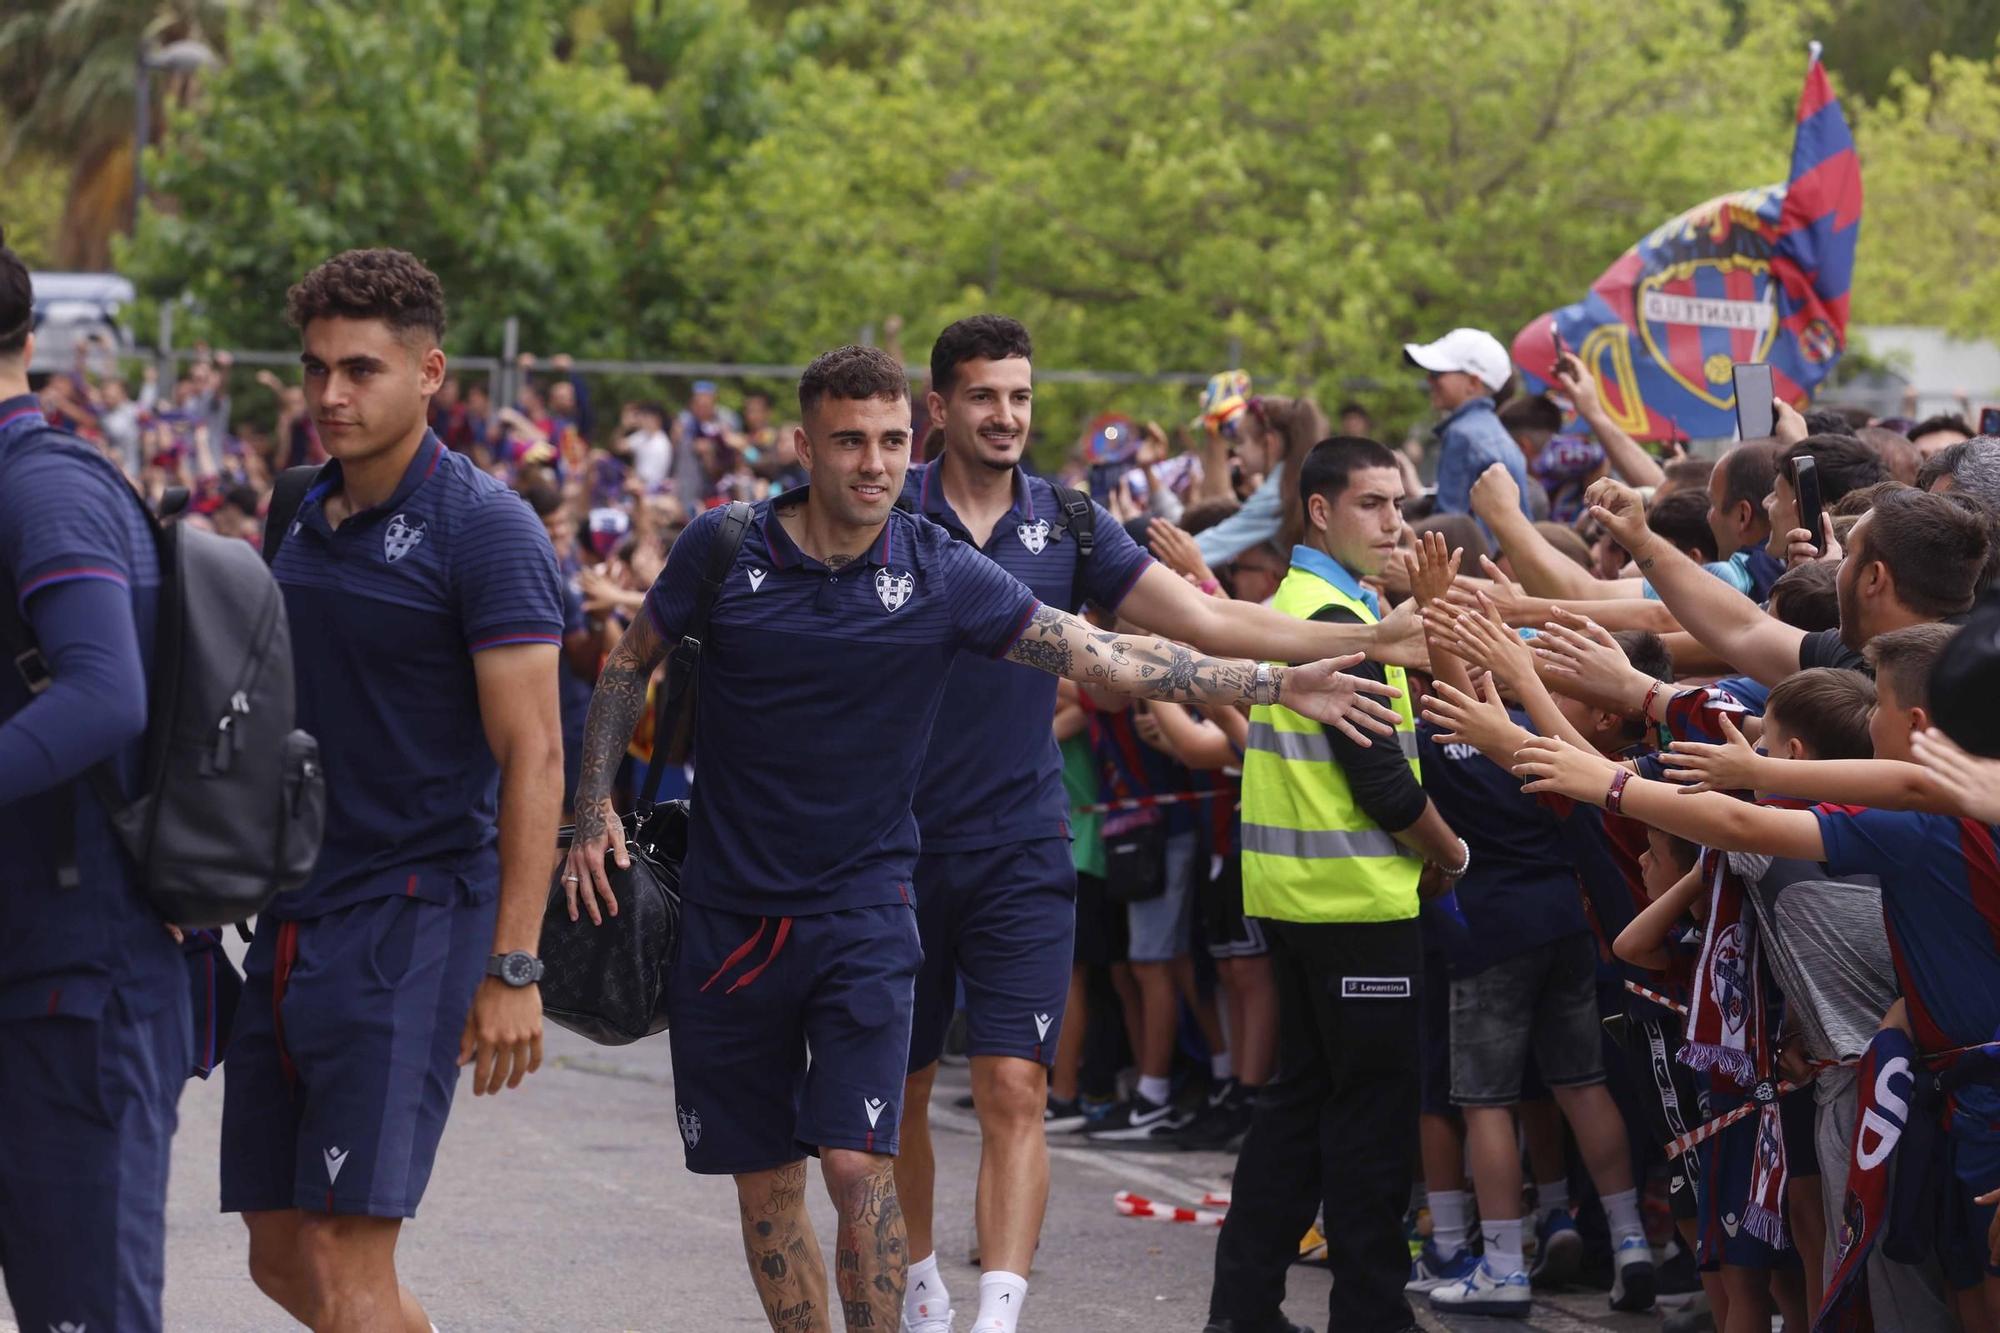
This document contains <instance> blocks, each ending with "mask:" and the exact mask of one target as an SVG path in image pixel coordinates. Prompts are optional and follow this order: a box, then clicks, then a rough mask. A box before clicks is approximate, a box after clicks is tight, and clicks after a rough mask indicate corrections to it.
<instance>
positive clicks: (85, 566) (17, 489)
mask: <svg viewBox="0 0 2000 1333" xmlns="http://www.w3.org/2000/svg"><path fill="white" fill-rule="evenodd" d="M0 572H4V573H5V575H6V581H7V583H8V584H9V585H10V586H11V588H12V589H13V593H14V596H15V598H16V599H17V600H16V605H17V607H18V609H20V610H21V611H22V612H23V614H24V615H25V614H26V612H27V609H28V606H29V603H30V602H31V601H32V600H33V599H34V597H35V595H36V594H37V593H39V592H42V591H44V590H45V589H48V588H51V587H54V586H56V585H58V584H61V583H66V582H70V581H73V580H79V579H96V580H101V581H103V582H107V583H112V584H116V585H117V586H119V587H121V588H125V589H127V590H128V591H129V592H130V593H131V595H132V614H133V620H134V623H135V626H136V628H137V630H138V635H139V652H140V656H141V660H142V662H143V663H144V665H145V667H146V669H147V670H148V672H150V671H151V669H152V656H153V632H154V624H155V619H156V613H157V609H158V604H159V589H160V566H159V559H158V557H157V555H156V554H155V552H154V547H153V536H152V533H151V532H150V531H149V530H148V528H147V524H146V518H145V515H144V513H143V512H142V511H141V510H140V508H139V504H138V501H137V499H136V497H135V496H134V495H133V492H132V488H131V487H130V486H128V485H127V484H126V482H125V479H124V477H123V476H121V475H120V474H119V472H118V469H117V466H116V465H115V464H113V463H112V462H111V461H110V460H109V459H107V458H105V457H104V456H103V455H101V454H100V453H98V451H97V450H95V449H93V448H91V447H90V446H89V445H87V444H84V443H83V442H82V441H80V440H77V439H74V438H72V437H69V436H65V435H59V434H57V433H56V432H54V431H52V430H51V429H50V428H49V427H48V425H47V423H46V422H45V421H44V420H43V418H42V415H41V413H40V411H39V410H38V409H37V406H36V400H35V399H34V397H33V396H32V395H23V396H22V397H18V398H10V399H7V400H6V401H4V402H0ZM4 656H5V655H0V657H4ZM28 699H29V695H28V690H27V686H26V685H24V684H23V683H22V681H21V678H20V675H19V673H18V672H16V671H15V670H14V666H13V663H12V662H11V661H5V660H0V721H5V720H6V719H7V718H9V717H12V716H13V715H14V714H15V713H18V712H19V711H20V710H21V709H23V708H25V707H26V706H27V704H28ZM142 748H143V747H142V744H141V743H139V742H134V743H133V744H132V745H131V746H128V747H127V748H126V750H125V751H124V753H122V754H119V755H117V756H116V757H115V758H114V760H113V763H114V765H115V766H116V767H117V769H118V771H119V776H120V777H121V779H122V780H123V782H124V784H125V786H126V789H127V790H128V791H129V790H131V788H132V785H133V783H134V782H135V781H136V779H137V776H138V772H139V764H140V756H141V750H142ZM65 802H69V804H67V805H66V804H65ZM66 810H67V811H69V812H71V813H72V817H73V819H74V821H75V825H74V826H75V839H74V841H75V857H76V867H77V876H78V880H79V884H78V887H77V888H76V889H75V890H74V891H71V892H64V891H62V890H61V889H60V888H58V886H57V883H56V862H55V854H56V851H57V848H56V847H55V845H54V843H53V841H52V840H51V839H50V838H49V837H48V836H47V830H48V829H49V828H50V827H52V826H53V825H54V824H55V822H56V820H57V819H58V818H60V817H61V816H62V813H63V812H64V811H66ZM0 909H4V911H5V913H6V917H5V920H6V929H5V930H0V1020H5V1019H11V1018H24V1017H28V1016H30V1015H35V1014H70V1015H80V1016H83V1017H92V1016H95V1015H96V1014H97V1013H99V1012H100V1011H101V1010H102V1008H103V1005H104V1001H105V999H106V997H108V996H109V995H110V993H111V990H112V988H113V987H120V988H128V989H129V988H133V987H138V988H153V987H157V988H158V989H157V990H152V989H145V992H144V993H154V994H158V995H160V996H161V997H162V998H161V1003H166V1002H167V997H168V996H171V995H172V994H174V993H175V991H176V990H177V991H179V992H180V993H181V994H185V993H186V988H187V978H186V973H185V971H184V969H183V968H182V967H181V961H180V950H179V948H178V947H177V946H175V945H174V943H173V940H172V938H171V937H169V936H168V934H167V932H166V930H165V928H164V927H163V926H162V924H161V922H160V917H159V914H158V913H157V912H155V911H154V910H153V908H152V906H151V905H150V904H149V903H148V902H147V901H146V900H145V898H144V897H143V896H142V894H141V893H140V891H139V886H138V883H137V879H136V877H135V876H134V874H133V871H132V868H131V866H130V864H129V863H128V862H127V861H126V859H125V856H124V854H123V853H122V852H121V851H120V850H119V849H118V843H117V841H116V838H115V837H114V835H113V833H112V831H111V822H110V819H109V817H108V816H107V815H106V814H105V811H104V808H103V807H102V806H101V805H99V804H98V802H97V798H96V796H95V795H94V794H92V792H91V790H90V788H89V785H88V784H87V783H86V782H84V781H82V780H78V781H76V782H72V783H70V784H69V790H68V791H67V792H54V791H51V792H44V793H40V794H37V795H35V796H31V797H28V798H27V799H25V800H20V801H15V802H14V803H12V804H11V805H6V806H0Z"/></svg>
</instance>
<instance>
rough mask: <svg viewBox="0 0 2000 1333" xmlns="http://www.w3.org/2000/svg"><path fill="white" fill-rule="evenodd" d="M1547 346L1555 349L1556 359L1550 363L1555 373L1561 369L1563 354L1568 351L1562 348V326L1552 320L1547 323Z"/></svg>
mask: <svg viewBox="0 0 2000 1333" xmlns="http://www.w3.org/2000/svg"><path fill="white" fill-rule="evenodd" d="M1549 345H1550V346H1552V347H1553V348H1554V349H1555V353H1556V359H1555V361H1554V362H1553V363H1552V364H1553V365H1554V366H1555V368H1556V370H1557V371H1561V370H1562V368H1563V354H1564V353H1565V352H1567V351H1569V349H1568V348H1567V347H1564V346H1563V331H1562V326H1561V325H1560V324H1557V323H1556V322H1555V321H1554V320H1553V319H1552V320H1550V321H1549Z"/></svg>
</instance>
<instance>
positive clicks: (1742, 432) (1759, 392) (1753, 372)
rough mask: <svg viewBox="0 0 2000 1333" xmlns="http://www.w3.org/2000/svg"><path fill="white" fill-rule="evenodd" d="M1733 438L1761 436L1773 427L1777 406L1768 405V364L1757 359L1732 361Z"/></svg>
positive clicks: (1776, 423)
mask: <svg viewBox="0 0 2000 1333" xmlns="http://www.w3.org/2000/svg"><path fill="white" fill-rule="evenodd" d="M1732 373H1733V375H1734V377H1735V380H1736V438H1737V439H1739V440H1761V439H1763V438H1764V437H1765V436H1767V435H1769V434H1770V433H1771V432H1772V431H1774V430H1776V429H1777V426H1778V415H1777V410H1776V409H1775V408H1773V407H1772V406H1771V367H1770V365H1769V364H1767V363H1765V362H1761V361H1756V362H1744V361H1739V362H1737V363H1736V366H1735V367H1734V370H1733V371H1732Z"/></svg>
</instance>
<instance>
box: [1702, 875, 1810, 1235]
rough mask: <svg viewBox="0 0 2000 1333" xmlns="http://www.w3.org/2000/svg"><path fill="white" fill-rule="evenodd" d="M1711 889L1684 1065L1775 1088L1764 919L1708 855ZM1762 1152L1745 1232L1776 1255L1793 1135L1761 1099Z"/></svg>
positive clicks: (1771, 1102) (1769, 1101)
mask: <svg viewBox="0 0 2000 1333" xmlns="http://www.w3.org/2000/svg"><path fill="white" fill-rule="evenodd" d="M1701 869H1702V873H1703V875H1704V877H1705V878H1706V879H1707V880H1708V884H1709V897H1708V929H1707V931H1706V933H1705V934H1704V936H1703V939H1702V946H1701V957H1700V959H1699V961H1697V962H1696V964H1695V975H1694V986H1693V988H1692V990H1691V993H1690V997H1689V1004H1688V1020H1687V1042H1686V1044H1685V1045H1683V1046H1682V1047H1681V1054H1680V1059H1681V1063H1682V1064H1685V1065H1687V1066H1688V1067H1690V1068H1692V1069H1699V1070H1708V1071H1712V1072H1714V1073H1717V1074H1720V1075H1722V1076H1723V1077H1724V1078H1727V1079H1729V1080H1730V1081H1731V1082H1732V1083H1735V1084H1736V1085H1737V1086H1739V1087H1742V1088H1756V1087H1758V1086H1760V1085H1770V1084H1771V1083H1772V1079H1773V1072H1774V1071H1773V1069H1772V1064H1773V1062H1774V1059H1775V1049H1774V1044H1773V1043H1772V1041H1771V1040H1770V1023H1769V1016H1768V1015H1767V1014H1766V1012H1765V1004H1764V997H1765V994H1766V992H1767V991H1768V989H1769V982H1768V978H1767V977H1766V976H1765V974H1764V959H1763V951H1762V949H1761V947H1760V945H1759V941H1758V935H1757V918H1756V915H1755V914H1754V913H1752V912H1751V911H1749V910H1748V907H1749V904H1748V903H1747V901H1746V890H1745V888H1744V886H1743V881H1742V880H1741V879H1740V878H1739V877H1738V876H1737V875H1736V874H1735V872H1733V871H1731V870H1730V868H1729V858H1728V857H1727V856H1725V855H1723V854H1722V853H1721V852H1718V851H1714V850H1713V849H1709V850H1704V851H1703V853H1702V862H1701ZM1759 1101H1760V1102H1761V1103H1762V1105H1761V1106H1760V1107H1759V1108H1758V1111H1757V1153H1756V1162H1755V1165H1754V1167H1753V1168H1752V1170H1751V1175H1750V1197H1749V1198H1748V1199H1747V1200H1745V1201H1744V1205H1743V1229H1744V1230H1746V1231H1748V1232H1749V1233H1750V1234H1751V1235H1753V1236H1756V1237H1757V1238H1758V1239H1759V1240H1762V1241H1764V1242H1765V1243H1766V1244H1768V1245H1770V1246H1772V1247H1773V1248H1774V1249H1783V1248H1784V1247H1785V1219H1784V1203H1785V1134H1784V1126H1783V1121H1782V1119H1781V1117H1780V1115H1779V1112H1778V1099H1777V1098H1776V1097H1775V1096H1773V1097H1768V1098H1759Z"/></svg>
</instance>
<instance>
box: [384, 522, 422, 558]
mask: <svg viewBox="0 0 2000 1333" xmlns="http://www.w3.org/2000/svg"><path fill="white" fill-rule="evenodd" d="M423 539H424V521H423V520H422V519H420V518H418V519H413V518H411V517H410V516H409V515H407V514H398V515H396V516H395V517H394V518H392V519H390V520H389V524H388V526H387V527H385V528H383V529H382V556H383V558H384V559H386V560H387V561H388V562H389V563H390V564H392V565H393V564H395V563H396V562H397V561H398V560H401V559H402V558H403V557H404V556H406V555H408V554H409V553H410V552H412V551H414V550H416V549H417V543H418V542H420V541H422V540H423Z"/></svg>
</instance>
